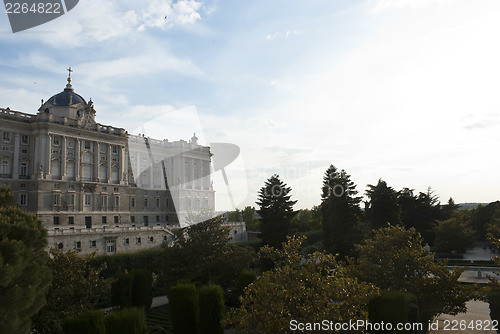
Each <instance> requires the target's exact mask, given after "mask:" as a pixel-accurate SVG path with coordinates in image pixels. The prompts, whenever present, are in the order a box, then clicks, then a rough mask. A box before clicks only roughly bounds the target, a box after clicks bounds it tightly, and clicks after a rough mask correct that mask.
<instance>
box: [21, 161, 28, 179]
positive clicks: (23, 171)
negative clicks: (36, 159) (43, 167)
mask: <svg viewBox="0 0 500 334" xmlns="http://www.w3.org/2000/svg"><path fill="white" fill-rule="evenodd" d="M19 176H21V177H25V176H28V164H27V163H26V162H22V163H21V166H20V167H19Z"/></svg>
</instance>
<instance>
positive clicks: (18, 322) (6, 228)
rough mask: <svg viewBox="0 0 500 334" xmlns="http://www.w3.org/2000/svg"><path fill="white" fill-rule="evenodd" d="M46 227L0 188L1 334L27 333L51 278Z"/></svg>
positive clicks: (8, 191)
mask: <svg viewBox="0 0 500 334" xmlns="http://www.w3.org/2000/svg"><path fill="white" fill-rule="evenodd" d="M46 245H47V230H46V229H45V228H44V227H43V225H42V223H41V222H40V221H39V220H38V219H37V218H36V217H35V216H34V215H31V214H27V213H25V212H23V211H22V210H21V209H20V208H19V207H18V206H17V205H16V203H15V200H14V196H13V195H12V192H11V190H10V189H7V188H1V189H0V333H9V334H26V333H28V332H29V330H30V327H31V320H30V319H31V316H32V315H33V314H35V313H37V312H38V311H39V310H40V308H42V307H43V305H45V302H46V300H45V294H46V292H47V289H48V287H49V284H50V281H51V272H50V269H49V267H48V266H47V261H48V254H47V252H46V251H45V246H46Z"/></svg>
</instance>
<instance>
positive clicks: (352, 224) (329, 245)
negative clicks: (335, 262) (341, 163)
mask: <svg viewBox="0 0 500 334" xmlns="http://www.w3.org/2000/svg"><path fill="white" fill-rule="evenodd" d="M322 191H323V193H322V195H321V198H322V203H321V215H322V226H323V246H324V247H325V250H326V251H327V252H330V253H333V254H335V253H339V254H340V255H350V254H352V253H353V251H354V249H353V247H354V244H355V243H357V242H359V241H361V240H363V234H364V232H363V227H362V225H361V209H360V208H359V202H360V201H361V197H356V194H357V193H358V192H357V191H356V185H355V184H354V182H352V181H351V179H350V175H348V174H347V173H346V172H345V171H344V170H341V171H340V172H339V171H338V170H337V168H336V167H335V166H333V165H330V167H329V168H328V169H327V170H326V172H325V176H324V177H323V188H322Z"/></svg>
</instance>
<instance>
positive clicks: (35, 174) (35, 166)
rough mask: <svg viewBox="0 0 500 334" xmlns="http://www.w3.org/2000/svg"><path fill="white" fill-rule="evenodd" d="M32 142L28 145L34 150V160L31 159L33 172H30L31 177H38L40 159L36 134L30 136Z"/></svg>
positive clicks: (38, 139)
mask: <svg viewBox="0 0 500 334" xmlns="http://www.w3.org/2000/svg"><path fill="white" fill-rule="evenodd" d="M32 138H33V140H34V143H33V144H32V145H30V148H33V149H34V151H35V160H34V161H33V173H32V174H31V178H32V179H36V178H37V177H38V173H39V170H38V166H39V165H40V164H41V161H40V138H39V137H38V135H35V136H33V137H32ZM30 144H31V143H30Z"/></svg>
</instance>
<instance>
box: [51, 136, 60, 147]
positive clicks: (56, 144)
mask: <svg viewBox="0 0 500 334" xmlns="http://www.w3.org/2000/svg"><path fill="white" fill-rule="evenodd" d="M52 143H53V144H54V146H59V144H60V143H61V137H59V136H53V137H52Z"/></svg>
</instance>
